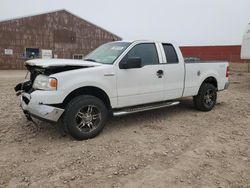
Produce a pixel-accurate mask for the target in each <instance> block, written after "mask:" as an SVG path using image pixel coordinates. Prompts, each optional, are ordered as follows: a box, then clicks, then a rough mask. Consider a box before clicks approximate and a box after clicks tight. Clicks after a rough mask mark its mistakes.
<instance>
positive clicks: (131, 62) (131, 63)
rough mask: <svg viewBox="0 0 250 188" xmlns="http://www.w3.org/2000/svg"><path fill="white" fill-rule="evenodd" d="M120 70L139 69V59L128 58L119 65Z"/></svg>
mask: <svg viewBox="0 0 250 188" xmlns="http://www.w3.org/2000/svg"><path fill="white" fill-rule="evenodd" d="M119 67H120V69H136V68H141V58H140V57H129V58H127V59H125V60H124V61H122V62H121V63H120V64H119Z"/></svg>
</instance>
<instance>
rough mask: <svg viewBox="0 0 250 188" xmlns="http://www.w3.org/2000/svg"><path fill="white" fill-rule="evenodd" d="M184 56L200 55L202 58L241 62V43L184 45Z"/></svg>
mask: <svg viewBox="0 0 250 188" xmlns="http://www.w3.org/2000/svg"><path fill="white" fill-rule="evenodd" d="M181 51H182V53H183V56H184V57H198V58H200V59H201V60H226V61H229V62H240V61H242V60H241V59H240V51H241V46H240V45H234V46H182V47H181Z"/></svg>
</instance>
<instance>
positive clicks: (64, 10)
mask: <svg viewBox="0 0 250 188" xmlns="http://www.w3.org/2000/svg"><path fill="white" fill-rule="evenodd" d="M57 12H65V13H67V14H71V15H73V16H75V17H78V18H79V19H81V20H83V21H85V22H87V23H89V24H91V25H93V26H95V27H98V28H100V29H102V30H104V31H106V32H108V33H110V34H112V35H114V36H116V37H118V38H120V39H121V37H119V36H118V35H116V34H114V33H112V32H110V31H108V30H106V29H104V28H102V27H100V26H98V25H96V24H94V23H92V22H90V21H88V20H86V19H83V18H81V17H80V16H78V15H76V14H74V13H72V12H70V11H68V10H66V9H59V10H53V11H48V12H42V13H38V14H32V15H25V16H21V17H15V18H10V19H5V20H0V24H1V23H4V22H8V21H14V20H19V19H25V18H29V17H35V16H41V15H46V14H54V13H57Z"/></svg>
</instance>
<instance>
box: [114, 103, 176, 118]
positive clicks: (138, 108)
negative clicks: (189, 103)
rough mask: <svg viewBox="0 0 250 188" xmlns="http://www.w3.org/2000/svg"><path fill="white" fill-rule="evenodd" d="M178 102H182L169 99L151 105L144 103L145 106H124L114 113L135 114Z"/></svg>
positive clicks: (119, 114) (121, 114)
mask: <svg viewBox="0 0 250 188" xmlns="http://www.w3.org/2000/svg"><path fill="white" fill-rule="evenodd" d="M178 104H180V102H179V101H171V102H169V101H168V102H162V103H155V104H149V105H144V106H136V107H130V108H124V109H120V110H118V111H114V112H113V115H114V116H123V115H127V114H133V113H137V112H143V111H148V110H154V109H159V108H165V107H170V106H175V105H178Z"/></svg>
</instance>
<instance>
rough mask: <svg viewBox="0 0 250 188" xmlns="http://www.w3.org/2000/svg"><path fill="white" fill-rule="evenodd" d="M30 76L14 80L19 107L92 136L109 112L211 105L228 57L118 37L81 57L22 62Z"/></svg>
mask: <svg viewBox="0 0 250 188" xmlns="http://www.w3.org/2000/svg"><path fill="white" fill-rule="evenodd" d="M25 65H26V67H27V69H28V70H29V72H30V79H29V80H28V81H25V82H23V83H20V84H18V85H17V86H16V87H15V90H16V92H17V94H18V95H21V107H22V109H23V111H24V113H25V115H26V117H27V118H28V119H29V120H32V118H36V119H41V120H47V121H51V122H57V121H59V119H60V120H62V125H63V126H64V127H65V128H67V130H68V132H69V133H70V134H71V135H72V136H73V137H74V138H76V139H79V140H82V139H89V138H93V137H95V136H96V135H97V134H98V133H100V132H101V130H102V129H103V127H104V125H105V123H106V120H107V118H108V117H109V115H110V114H111V115H113V116H121V115H126V114H130V113H135V112H141V111H146V110H152V109H156V108H163V107H169V106H173V105H177V104H179V101H178V100H179V99H180V98H182V97H188V96H193V100H194V106H195V107H196V108H197V109H198V110H201V111H210V110H211V109H212V108H213V107H214V105H215V104H216V99H217V91H221V90H224V89H227V88H228V85H229V81H228V76H229V65H228V63H227V62H197V61H195V62H190V61H189V62H188V63H185V62H184V59H183V57H182V54H181V51H180V49H179V48H178V47H175V46H174V45H172V44H170V43H161V42H154V41H117V42H111V43H107V44H104V45H102V46H100V47H98V48H97V49H96V50H94V51H93V52H91V53H90V54H89V55H87V56H86V57H85V59H84V60H66V59H50V60H49V59H46V60H45V59H43V60H42V59H34V60H29V61H27V62H25Z"/></svg>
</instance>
